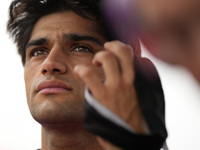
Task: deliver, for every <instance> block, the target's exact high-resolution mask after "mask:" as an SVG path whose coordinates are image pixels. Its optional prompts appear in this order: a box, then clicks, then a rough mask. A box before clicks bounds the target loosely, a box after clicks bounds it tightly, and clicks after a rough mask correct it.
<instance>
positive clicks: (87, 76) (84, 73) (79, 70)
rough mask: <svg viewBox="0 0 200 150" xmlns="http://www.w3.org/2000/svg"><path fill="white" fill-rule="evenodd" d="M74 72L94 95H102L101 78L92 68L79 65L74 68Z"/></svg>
mask: <svg viewBox="0 0 200 150" xmlns="http://www.w3.org/2000/svg"><path fill="white" fill-rule="evenodd" d="M74 72H75V73H76V74H78V76H79V77H80V78H81V79H82V80H83V82H84V83H85V84H86V85H87V86H88V87H89V89H90V91H91V92H92V93H93V95H96V96H98V95H101V91H103V90H102V89H103V88H104V87H103V84H102V81H101V79H100V77H99V74H97V72H95V71H94V70H92V69H91V68H89V67H87V66H84V65H77V66H75V67H74Z"/></svg>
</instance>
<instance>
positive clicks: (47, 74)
mask: <svg viewBox="0 0 200 150" xmlns="http://www.w3.org/2000/svg"><path fill="white" fill-rule="evenodd" d="M98 31H99V30H98V26H97V24H96V22H95V21H92V20H88V19H85V18H83V17H80V16H78V15H76V14H75V13H73V12H71V11H67V12H64V13H54V14H50V15H47V16H44V17H42V18H41V19H40V20H39V21H38V22H37V23H36V25H35V26H34V29H33V32H32V35H31V37H30V40H29V42H28V43H27V45H26V63H25V72H24V78H25V84H26V94H27V101H28V106H29V109H30V111H31V114H32V116H33V117H34V119H35V120H37V121H38V122H40V123H47V124H49V123H50V124H52V123H69V122H71V123H73V122H81V121H82V111H83V102H84V94H83V93H84V83H83V82H82V81H81V80H80V78H79V77H78V76H77V75H75V73H74V72H73V69H74V67H75V66H76V65H78V64H84V65H87V66H90V67H91V68H93V69H94V70H96V73H97V76H98V77H99V79H100V80H103V76H104V75H103V72H102V69H99V68H95V67H94V66H93V65H92V59H93V56H94V54H95V53H96V52H98V51H101V50H103V43H104V42H105V41H106V39H105V38H104V37H103V36H102V35H101V34H100V33H99V32H98Z"/></svg>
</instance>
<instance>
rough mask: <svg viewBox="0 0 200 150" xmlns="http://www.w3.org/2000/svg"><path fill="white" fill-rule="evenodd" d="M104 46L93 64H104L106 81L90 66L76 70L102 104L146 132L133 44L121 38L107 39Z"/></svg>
mask: <svg viewBox="0 0 200 150" xmlns="http://www.w3.org/2000/svg"><path fill="white" fill-rule="evenodd" d="M104 48H105V51H100V52H98V53H97V54H96V55H95V57H94V59H93V64H94V66H96V67H102V69H103V71H104V75H105V80H104V82H102V81H101V79H100V78H99V76H98V75H97V73H96V72H95V71H94V69H92V68H89V67H88V66H83V65H79V66H76V67H75V69H74V71H75V72H76V73H77V74H78V75H79V76H80V78H81V79H82V80H83V81H84V82H85V84H86V85H87V86H88V87H89V89H90V91H91V92H92V95H93V96H94V97H95V98H96V99H97V100H98V101H99V102H100V103H101V104H103V105H104V106H105V107H107V108H108V109H109V110H111V111H112V112H113V113H115V114H116V115H117V116H119V117H120V118H121V119H122V120H124V121H125V122H126V123H128V124H129V125H130V126H131V127H132V128H134V130H135V131H136V132H138V133H147V130H146V128H145V127H144V124H145V121H144V119H143V116H142V113H141V111H140V107H139V104H138V100H137V94H136V90H135V87H134V85H133V83H134V79H135V75H134V54H133V50H132V48H131V47H130V46H128V45H126V44H123V43H122V42H119V41H112V42H107V43H105V45H104Z"/></svg>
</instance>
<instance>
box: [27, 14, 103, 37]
mask: <svg viewBox="0 0 200 150" xmlns="http://www.w3.org/2000/svg"><path fill="white" fill-rule="evenodd" d="M91 18H92V17H91ZM99 28H100V27H99V26H98V24H97V22H96V21H95V20H94V19H92V20H91V19H87V18H83V17H81V16H79V15H77V14H76V13H74V12H72V11H66V12H59V13H53V14H49V15H46V16H44V17H42V18H40V19H39V20H38V22H37V23H36V24H35V26H34V28H33V31H32V34H31V39H35V38H39V37H41V36H42V37H52V38H53V37H59V36H61V35H63V33H78V34H84V35H90V36H95V37H98V38H100V39H104V37H103V36H102V35H101V33H100V32H99ZM31 39H30V40H31Z"/></svg>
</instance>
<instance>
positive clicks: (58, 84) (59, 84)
mask: <svg viewBox="0 0 200 150" xmlns="http://www.w3.org/2000/svg"><path fill="white" fill-rule="evenodd" d="M46 88H63V89H66V90H72V89H71V87H69V86H68V85H67V84H65V83H64V82H63V81H59V80H45V81H41V82H40V83H39V84H38V85H37V86H36V91H37V92H39V91H41V90H43V89H46Z"/></svg>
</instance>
